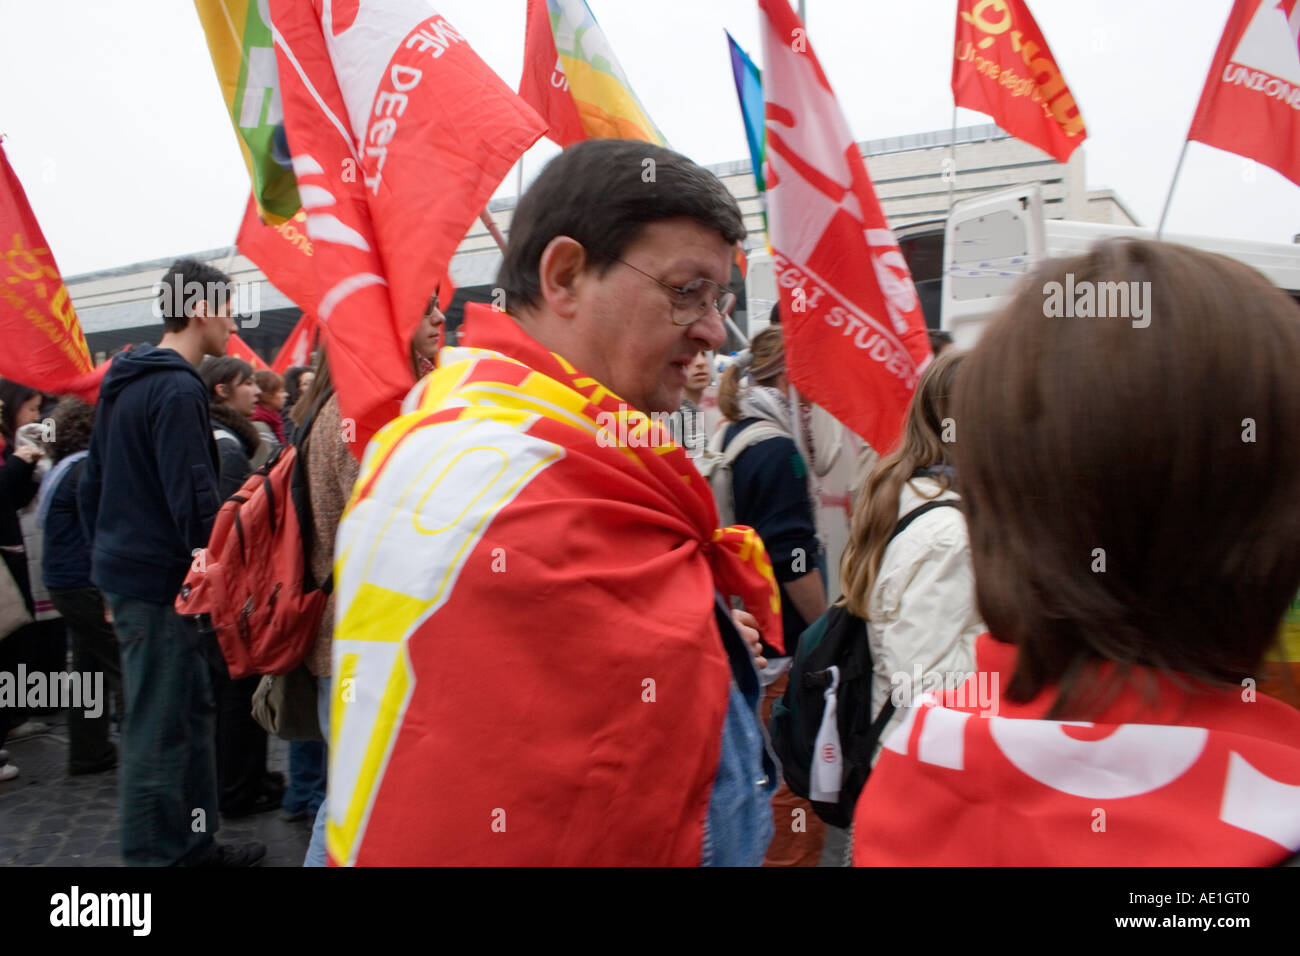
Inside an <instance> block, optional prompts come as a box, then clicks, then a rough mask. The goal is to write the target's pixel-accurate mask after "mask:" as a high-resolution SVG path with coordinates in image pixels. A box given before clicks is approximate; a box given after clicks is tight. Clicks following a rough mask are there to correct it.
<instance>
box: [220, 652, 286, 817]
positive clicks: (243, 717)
mask: <svg viewBox="0 0 1300 956" xmlns="http://www.w3.org/2000/svg"><path fill="white" fill-rule="evenodd" d="M261 680H262V678H261V677H260V676H258V675H256V674H254V675H253V676H251V677H241V678H240V679H239V680H231V679H230V673H229V671H227V670H226V666H225V662H224V660H221V661H213V666H212V687H213V691H214V693H215V695H216V700H217V728H216V752H217V785H218V788H219V792H220V797H221V800H220V802H221V812H222V813H224V814H227V815H230V816H240V815H242V814H246V813H250V812H252V811H253V809H254V804H255V803H256V802H257V799H258V797H259V796H260V795H261V794H262V792H263V790H265V789H267V788H268V787H269V786H270V784H269V782H268V781H267V774H266V743H267V738H266V731H265V730H263V729H262V727H261V725H260V724H258V722H257V721H256V720H254V719H253V692H254V691H256V690H257V685H258V683H260V682H261ZM276 799H277V802H278V800H279V797H278V796H277V798H276Z"/></svg>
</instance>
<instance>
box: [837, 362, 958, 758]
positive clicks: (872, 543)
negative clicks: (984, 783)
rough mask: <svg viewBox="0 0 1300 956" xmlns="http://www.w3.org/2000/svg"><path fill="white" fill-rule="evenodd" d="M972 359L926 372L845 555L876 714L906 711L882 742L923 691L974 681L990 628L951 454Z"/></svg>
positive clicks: (844, 584) (843, 570)
mask: <svg viewBox="0 0 1300 956" xmlns="http://www.w3.org/2000/svg"><path fill="white" fill-rule="evenodd" d="M963 355H964V353H962V352H959V351H956V350H953V349H948V350H945V352H944V354H942V355H940V356H939V357H938V358H936V359H935V360H934V361H933V362H931V363H930V365H929V366H928V367H927V368H926V370H925V372H924V374H922V376H921V380H920V381H919V382H918V383H917V386H916V392H915V394H914V395H913V396H912V402H911V405H910V406H909V407H908V411H907V420H906V422H905V423H904V426H903V437H902V441H901V443H900V444H899V446H898V448H897V449H895V450H894V451H893V452H892V453H891V454H889V455H886V456H885V457H884V458H882V459H881V460H880V461H879V462H878V463H877V464H876V467H875V468H874V469H873V470H872V472H871V475H870V477H869V478H868V479H867V483H866V486H865V488H864V489H863V490H862V492H861V494H859V496H858V499H857V502H856V504H855V506H854V509H853V520H852V523H851V525H850V527H849V540H848V543H847V544H846V545H845V547H844V553H843V555H842V557H841V559H840V586H841V588H842V590H843V594H844V596H843V598H842V601H843V603H844V604H845V606H846V607H847V608H848V610H849V611H850V612H851V613H853V614H854V615H855V616H857V617H859V618H862V619H863V620H865V621H866V622H867V623H868V625H869V626H868V628H867V634H868V640H869V641H870V644H871V660H872V668H873V671H874V677H873V679H872V685H871V707H872V710H873V712H875V713H879V711H880V709H881V707H882V706H883V705H884V703H885V702H886V701H889V700H891V699H892V700H893V701H894V703H895V705H896V706H897V707H898V710H897V712H896V713H895V715H894V717H892V718H891V720H890V722H889V723H888V724H887V725H886V727H885V731H884V733H882V734H881V735H880V740H884V739H885V737H886V736H888V733H889V731H890V729H891V728H892V727H893V726H895V725H896V724H897V723H898V721H899V720H901V719H902V716H903V714H902V711H903V707H904V706H905V705H906V704H908V703H910V702H911V699H912V698H913V697H914V696H916V695H918V694H919V693H920V692H921V691H922V690H923V689H929V688H932V687H938V686H943V685H947V686H955V685H956V684H958V683H962V682H964V681H965V679H966V675H967V674H969V673H970V672H971V671H972V670H974V667H975V647H974V645H975V638H976V636H977V635H978V634H979V633H980V632H981V631H982V630H983V625H982V624H981V623H980V619H979V614H978V613H977V612H976V610H975V592H974V587H973V581H972V574H971V563H970V545H969V542H968V541H967V537H966V519H965V518H964V517H963V515H962V512H961V510H960V508H959V507H958V506H957V505H958V503H959V501H960V498H959V496H958V494H957V490H956V477H957V476H956V474H955V472H954V469H953V463H952V457H951V456H952V448H953V445H952V441H953V439H954V437H955V435H954V434H953V432H954V429H955V424H956V423H955V422H954V421H953V418H952V413H951V400H952V392H953V382H954V380H955V378H956V376H957V371H958V368H959V367H960V365H961V363H962V359H963ZM904 521H906V522H907V523H906V525H903V522H904ZM900 526H901V530H897V531H896V529H900ZM876 747H877V751H876V752H877V753H879V747H880V743H879V741H877V744H876Z"/></svg>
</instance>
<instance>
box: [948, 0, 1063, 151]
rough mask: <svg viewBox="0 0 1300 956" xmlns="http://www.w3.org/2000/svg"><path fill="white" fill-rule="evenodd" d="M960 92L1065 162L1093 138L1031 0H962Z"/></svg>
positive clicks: (955, 70) (956, 75) (960, 98)
mask: <svg viewBox="0 0 1300 956" xmlns="http://www.w3.org/2000/svg"><path fill="white" fill-rule="evenodd" d="M952 97H953V102H954V103H956V105H958V106H964V107H966V109H969V110H978V111H979V112H981V113H987V114H988V115H989V116H991V117H993V121H994V122H995V123H997V124H998V125H999V126H1001V127H1002V128H1003V129H1004V130H1006V131H1007V132H1008V133H1010V134H1011V135H1012V136H1014V137H1016V139H1022V140H1024V141H1025V142H1026V143H1029V144H1031V145H1033V146H1037V147H1038V148H1039V149H1041V150H1042V151H1043V152H1045V153H1048V154H1049V155H1051V156H1053V157H1054V158H1055V159H1057V160H1058V161H1060V162H1062V163H1064V162H1066V161H1068V160H1069V158H1070V154H1071V153H1072V152H1074V150H1075V149H1076V148H1077V147H1078V146H1079V145H1080V144H1082V143H1083V141H1084V140H1085V139H1087V138H1088V131H1087V129H1085V128H1084V125H1083V116H1082V115H1081V114H1080V113H1079V107H1078V106H1077V105H1076V104H1075V102H1074V96H1073V95H1072V94H1071V93H1070V88H1069V87H1068V86H1066V85H1065V77H1064V76H1062V75H1061V70H1060V68H1059V67H1058V66H1057V65H1056V59H1055V58H1054V57H1053V56H1052V51H1051V50H1049V49H1048V48H1047V41H1046V40H1045V39H1043V31H1041V30H1039V29H1038V24H1037V23H1035V22H1034V18H1033V16H1032V15H1031V14H1030V12H1029V7H1027V6H1025V3H1024V0H959V2H958V4H957V40H956V43H955V45H954V49H953V61H952Z"/></svg>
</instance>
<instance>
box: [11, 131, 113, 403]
mask: <svg viewBox="0 0 1300 956" xmlns="http://www.w3.org/2000/svg"><path fill="white" fill-rule="evenodd" d="M0 256H3V261H2V262H0V336H3V339H4V347H3V348H0V376H4V377H5V378H7V379H11V380H13V381H16V382H22V383H23V384H24V385H27V386H29V387H31V388H38V389H41V390H42V391H46V392H55V393H60V392H62V393H67V394H71V395H76V396H77V397H78V398H81V399H83V400H85V401H88V402H93V401H95V400H96V399H97V398H98V397H99V382H100V379H102V378H103V375H104V371H105V368H106V366H105V368H101V369H94V368H92V367H91V364H92V363H91V360H90V350H89V349H88V348H87V347H86V337H85V336H84V335H83V334H82V332H81V323H80V322H79V321H78V320H77V312H76V310H75V309H74V308H73V307H72V298H71V297H70V296H69V295H68V287H67V286H65V285H64V284H63V277H62V276H61V275H60V274H59V267H58V265H57V264H56V263H55V261H54V255H53V253H51V252H50V247H49V246H48V245H47V244H46V242H45V236H44V234H42V232H41V227H40V225H38V224H37V222H36V216H35V215H34V214H33V213H32V207H31V205H30V204H29V203H28V202H27V193H26V192H25V191H24V190H23V186H22V183H20V182H19V181H18V177H17V176H16V175H15V174H14V171H13V169H12V168H11V167H10V165H9V158H8V157H7V156H5V153H4V147H3V146H0Z"/></svg>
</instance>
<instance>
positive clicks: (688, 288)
mask: <svg viewBox="0 0 1300 956" xmlns="http://www.w3.org/2000/svg"><path fill="white" fill-rule="evenodd" d="M614 261H615V262H621V263H622V264H623V265H625V266H627V267H628V268H629V269H631V270H632V271H633V272H640V273H641V274H642V275H643V276H645V277H646V278H647V279H649V280H651V281H652V282H657V283H659V285H661V286H663V287H664V288H665V289H667V290H668V291H669V292H671V293H672V294H673V317H672V321H673V325H683V326H685V325H692V324H694V323H696V322H698V321H700V319H702V318H704V317H705V316H706V315H708V314H709V309H710V308H713V309H717V310H718V315H720V316H722V317H723V318H724V319H725V318H726V317H727V316H728V315H730V314H731V310H732V309H734V308H735V307H736V293H734V292H732V291H731V290H730V289H728V288H726V286H721V285H718V284H717V283H716V282H714V281H713V280H712V279H692V280H691V281H690V282H688V283H686V285H684V286H682V287H681V288H678V287H677V286H675V285H669V284H668V283H667V282H664V281H663V280H662V279H656V278H655V277H654V276H652V275H651V274H650V273H648V272H645V271H644V270H641V269H638V268H637V267H636V266H634V265H632V263H630V262H624V261H623V260H622V259H617V258H616V259H614Z"/></svg>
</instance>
